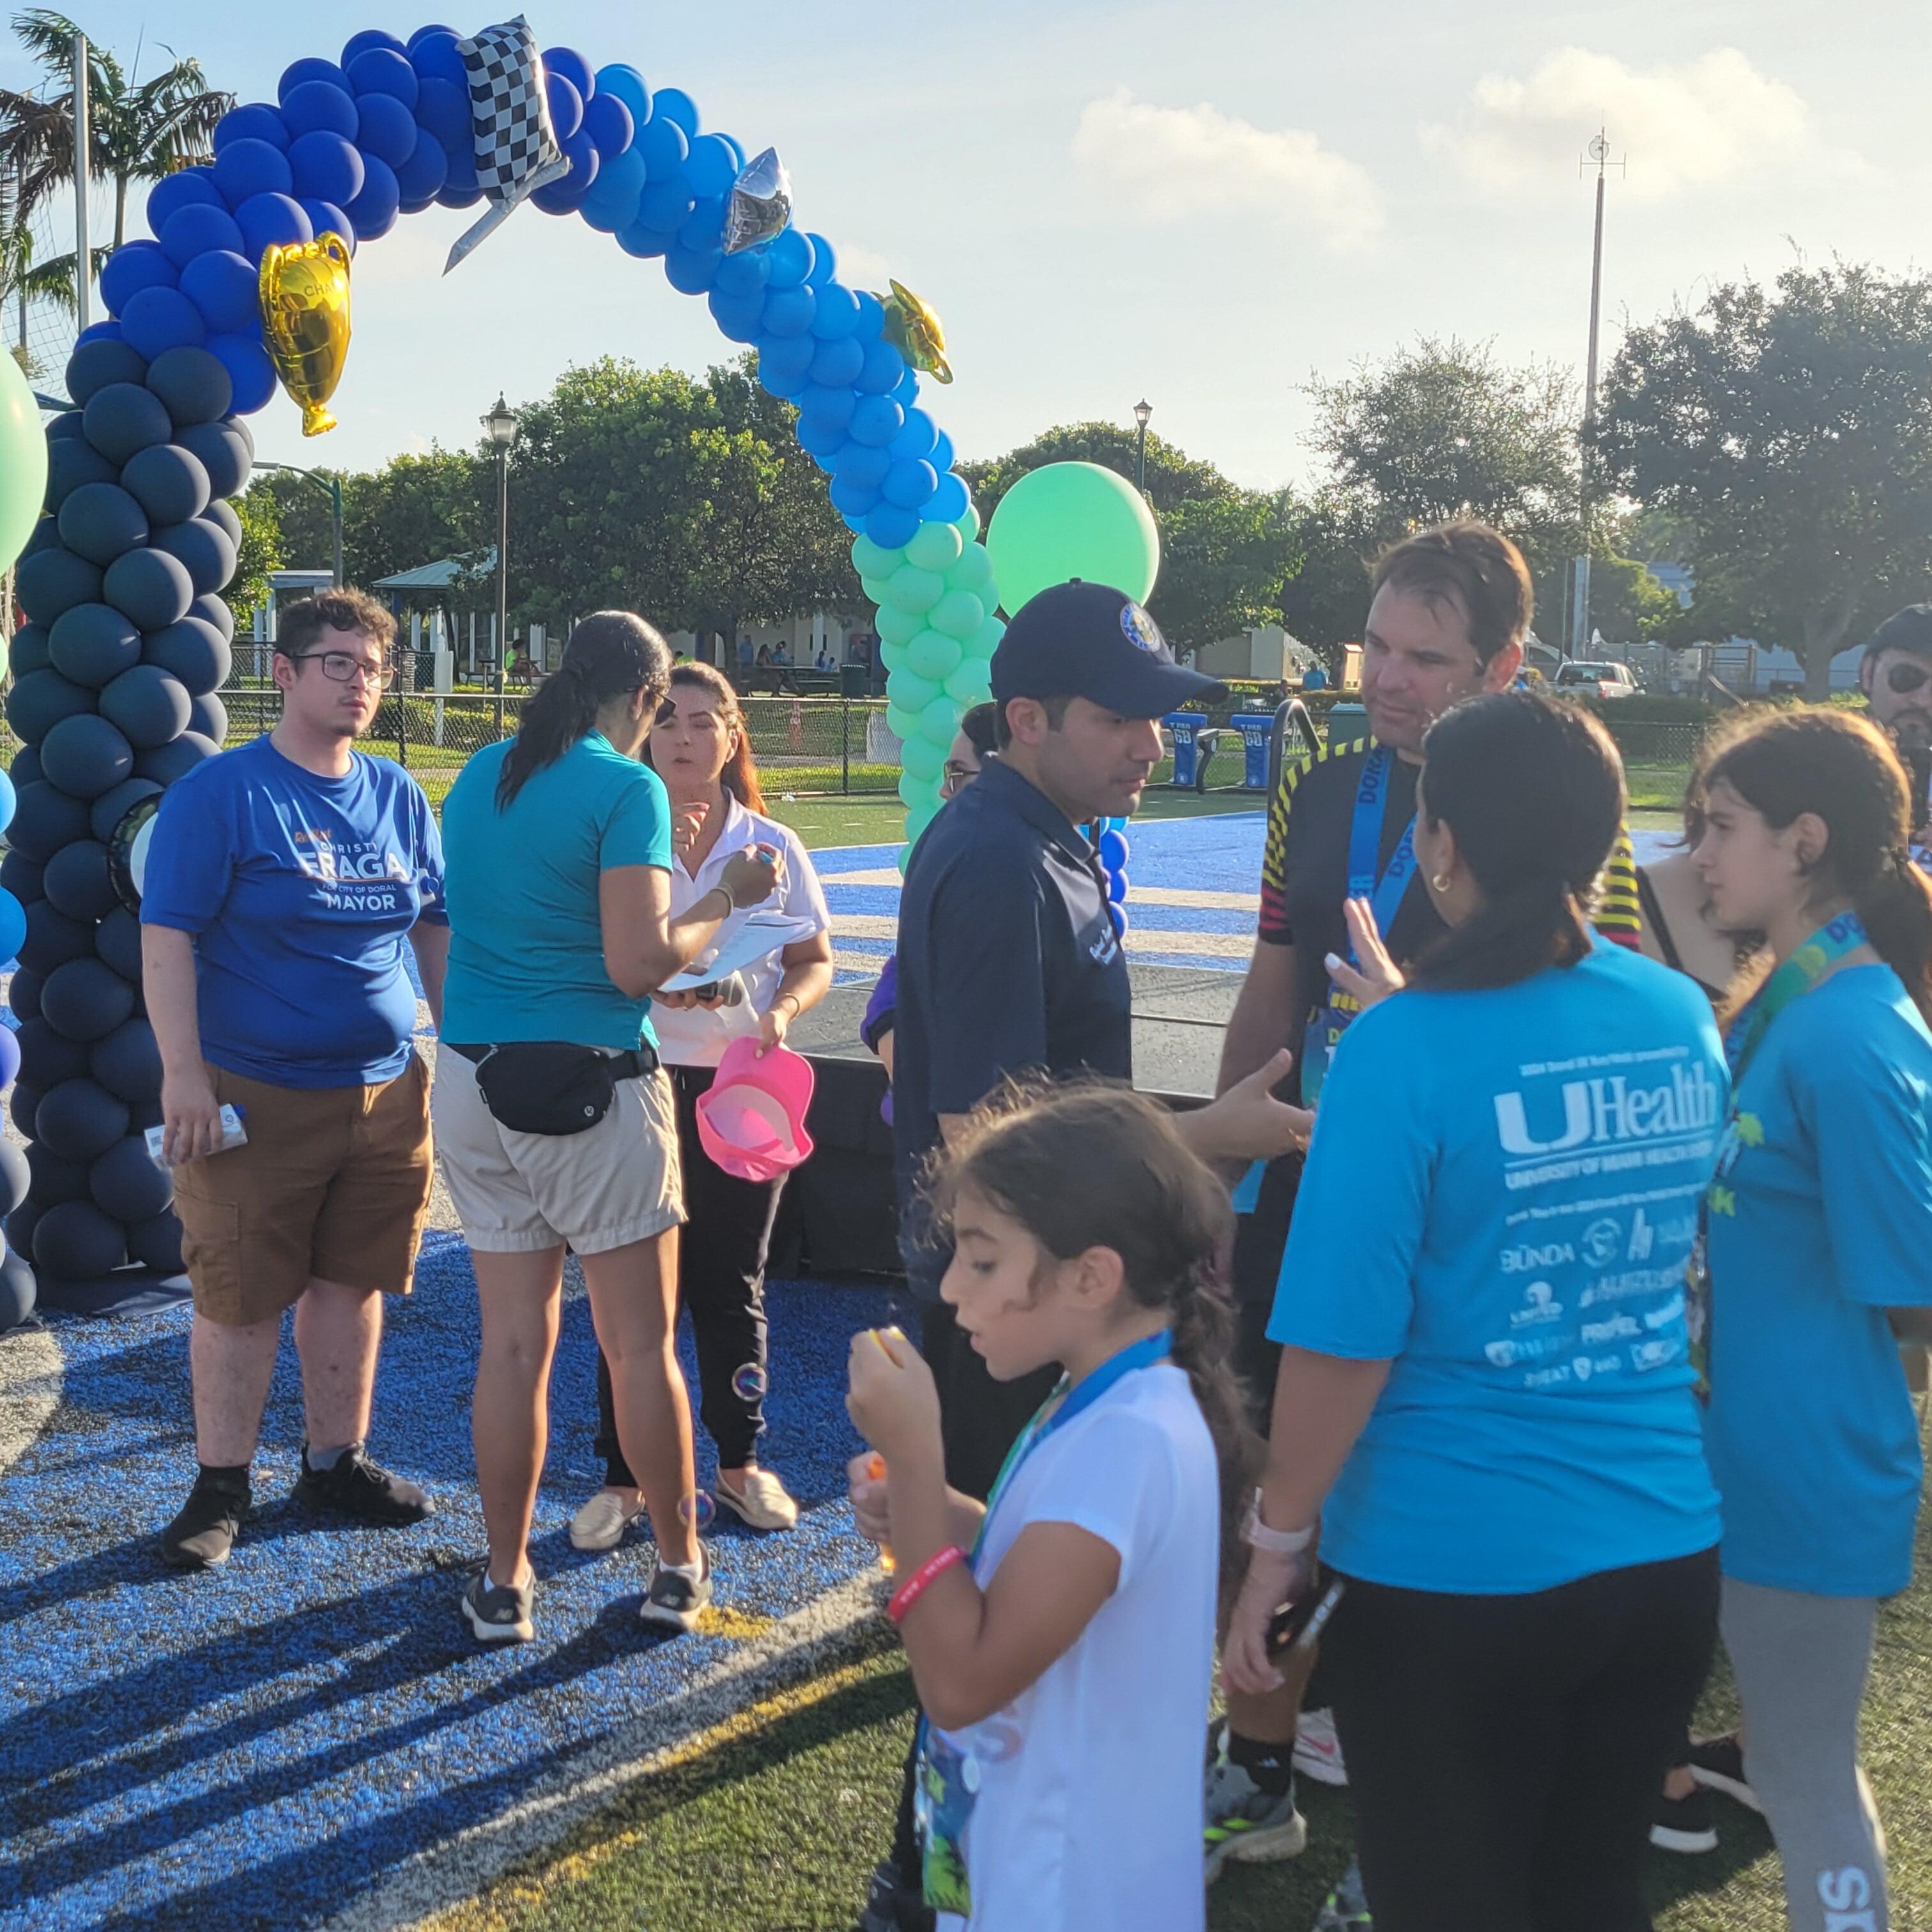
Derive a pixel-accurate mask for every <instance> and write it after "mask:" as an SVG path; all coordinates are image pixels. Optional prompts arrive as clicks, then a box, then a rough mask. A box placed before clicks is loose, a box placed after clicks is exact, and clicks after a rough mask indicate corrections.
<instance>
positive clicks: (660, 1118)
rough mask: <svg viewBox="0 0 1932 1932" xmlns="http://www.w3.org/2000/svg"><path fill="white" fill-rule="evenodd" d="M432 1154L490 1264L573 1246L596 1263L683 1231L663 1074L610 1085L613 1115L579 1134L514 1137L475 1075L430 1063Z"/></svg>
mask: <svg viewBox="0 0 1932 1932" xmlns="http://www.w3.org/2000/svg"><path fill="white" fill-rule="evenodd" d="M433 1111H434V1114H435V1116H436V1151H437V1154H438V1155H439V1156H440V1157H441V1159H442V1161H443V1178H444V1179H445V1180H446V1181H448V1182H449V1196H450V1199H451V1200H452V1201H453V1202H455V1204H456V1212H457V1214H458V1217H459V1218H460V1220H461V1221H462V1223H463V1238H464V1239H465V1240H466V1241H468V1242H469V1245H470V1247H472V1248H474V1249H477V1250H480V1251H481V1253H484V1254H486V1255H520V1254H535V1253H540V1252H541V1250H544V1249H545V1248H554V1247H560V1246H561V1245H562V1244H563V1243H564V1242H565V1241H568V1243H569V1244H570V1245H571V1247H573V1248H574V1249H575V1250H577V1253H579V1254H580V1255H601V1254H604V1253H608V1252H609V1250H611V1249H613V1248H621V1247H628V1245H629V1244H630V1243H631V1242H632V1241H646V1240H648V1239H649V1238H650V1237H651V1236H652V1235H661V1234H662V1233H663V1232H664V1230H665V1229H667V1228H674V1227H676V1226H677V1224H678V1223H679V1222H680V1221H682V1220H683V1219H684V1177H683V1175H682V1172H681V1170H680V1169H679V1166H678V1159H677V1108H676V1103H675V1101H673V1099H672V1097H671V1091H670V1081H669V1080H668V1079H666V1078H665V1076H664V1072H663V1070H662V1069H661V1068H660V1069H659V1070H658V1071H657V1072H656V1073H651V1074H647V1075H645V1076H641V1077H640V1078H639V1079H634V1080H620V1081H619V1082H618V1083H617V1092H616V1099H615V1100H613V1101H612V1103H611V1104H610V1112H608V1113H607V1114H606V1115H604V1118H603V1119H601V1121H598V1123H597V1124H596V1126H595V1127H591V1128H589V1129H588V1130H586V1131H585V1132H584V1133H580V1134H521V1133H517V1132H516V1131H515V1130H514V1129H513V1128H510V1127H504V1126H502V1125H501V1124H499V1122H498V1121H497V1119H496V1116H495V1115H493V1114H492V1113H491V1112H490V1109H488V1108H487V1107H486V1106H484V1104H483V1091H482V1089H481V1088H479V1087H478V1085H477V1084H476V1070H475V1067H472V1065H471V1064H469V1061H466V1060H465V1059H464V1058H463V1056H462V1055H460V1053H451V1052H448V1051H444V1052H440V1053H439V1054H438V1055H437V1060H436V1096H435V1100H434V1103H433Z"/></svg>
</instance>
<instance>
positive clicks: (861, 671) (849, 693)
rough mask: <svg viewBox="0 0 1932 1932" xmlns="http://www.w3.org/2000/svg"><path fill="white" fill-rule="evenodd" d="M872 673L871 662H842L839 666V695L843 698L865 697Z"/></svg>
mask: <svg viewBox="0 0 1932 1932" xmlns="http://www.w3.org/2000/svg"><path fill="white" fill-rule="evenodd" d="M871 675H872V667H871V665H870V664H841V665H840V666H839V667H838V695H839V696H840V697H864V696H865V686H866V684H867V683H868V681H869V680H870V679H871Z"/></svg>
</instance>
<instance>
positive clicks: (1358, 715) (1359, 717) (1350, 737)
mask: <svg viewBox="0 0 1932 1932" xmlns="http://www.w3.org/2000/svg"><path fill="white" fill-rule="evenodd" d="M1367 742H1369V714H1368V713H1367V711H1365V710H1364V709H1363V708H1362V706H1361V705H1360V704H1359V703H1355V702H1353V701H1351V702H1349V703H1346V704H1337V705H1332V706H1330V708H1329V712H1328V750H1329V753H1330V755H1331V757H1332V756H1333V755H1334V753H1336V752H1337V751H1358V750H1360V749H1361V747H1362V746H1363V745H1366V744H1367Z"/></svg>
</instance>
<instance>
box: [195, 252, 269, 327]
mask: <svg viewBox="0 0 1932 1932" xmlns="http://www.w3.org/2000/svg"><path fill="white" fill-rule="evenodd" d="M259 284H260V276H259V275H257V272H256V271H255V269H254V268H253V266H251V264H250V263H249V260H248V257H247V256H246V255H242V254H237V253H236V251H234V250H233V249H231V248H211V249H209V250H208V252H207V253H206V254H205V255H197V256H196V257H195V258H194V260H193V261H191V262H190V263H189V264H188V265H187V267H186V268H184V269H183V270H182V271H181V293H182V294H183V295H184V296H187V299H188V300H189V301H190V302H193V304H194V305H195V308H196V309H197V310H198V311H199V312H200V315H201V319H202V321H203V322H204V323H206V324H207V325H208V332H209V333H210V334H211V335H224V334H232V333H233V332H236V330H239V329H248V328H249V327H250V326H251V325H252V324H254V323H255V322H256V320H257V319H258V317H259V316H260V293H259Z"/></svg>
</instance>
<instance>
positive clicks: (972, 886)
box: [892, 758, 1133, 1298]
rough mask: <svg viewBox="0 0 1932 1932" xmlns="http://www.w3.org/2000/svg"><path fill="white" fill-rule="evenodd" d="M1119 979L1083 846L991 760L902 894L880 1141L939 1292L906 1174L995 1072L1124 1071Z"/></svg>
mask: <svg viewBox="0 0 1932 1932" xmlns="http://www.w3.org/2000/svg"><path fill="white" fill-rule="evenodd" d="M1129 1001H1130V989H1129V986H1128V982H1127V957H1126V955H1125V954H1124V953H1123V952H1122V951H1121V941H1120V935H1119V934H1118V932H1117V931H1116V929H1115V924H1114V919H1113V916H1112V912H1111V910H1109V906H1108V904H1107V892H1106V881H1105V876H1104V874H1103V873H1102V871H1101V870H1100V865H1099V862H1098V861H1097V859H1096V858H1095V856H1094V849H1093V847H1091V845H1089V844H1088V842H1087V841H1086V839H1085V838H1084V837H1082V835H1081V834H1080V833H1079V832H1078V831H1076V829H1074V827H1073V826H1072V825H1071V824H1070V823H1068V822H1067V818H1066V817H1065V816H1064V814H1062V812H1061V810H1060V808H1059V807H1058V806H1057V805H1055V804H1054V803H1053V802H1052V801H1051V800H1050V799H1048V798H1047V797H1046V795H1045V794H1044V793H1042V792H1041V791H1040V790H1038V789H1037V787H1034V786H1033V785H1031V784H1028V781H1026V780H1025V778H1022V777H1021V776H1020V775H1019V772H1016V771H1015V770H1014V769H1013V768H1012V766H1010V765H1007V764H1004V763H1001V760H998V759H997V758H995V759H992V760H989V761H988V763H987V765H986V769H985V770H984V771H983V772H982V773H981V774H980V777H979V778H978V779H977V781H975V782H974V784H972V785H971V786H970V787H968V789H967V790H965V791H964V792H962V793H961V794H960V795H959V797H957V798H956V799H954V800H953V802H951V803H950V805H947V807H946V808H945V809H944V811H941V813H940V814H939V816H938V817H937V818H935V820H933V821H932V824H931V826H929V827H928V828H927V829H926V834H925V835H924V836H923V837H922V838H921V839H920V840H919V844H917V846H916V847H914V849H913V855H912V860H911V863H910V865H909V866H908V867H907V871H906V880H905V889H904V893H903V894H902V895H901V898H900V901H899V942H898V1015H897V1018H896V1020H895V1028H894V1033H893V1040H894V1042H895V1046H894V1058H893V1062H892V1141H893V1154H894V1160H895V1169H896V1172H897V1175H898V1196H899V1246H900V1251H901V1254H902V1255H903V1256H904V1259H905V1262H906V1273H907V1279H908V1280H909V1282H910V1285H911V1286H912V1288H913V1291H914V1292H916V1293H917V1294H919V1295H923V1296H926V1297H927V1298H937V1296H938V1292H939V1282H940V1277H941V1276H942V1275H943V1274H944V1273H945V1271H946V1267H947V1262H948V1261H949V1260H950V1259H951V1257H950V1254H949V1253H948V1252H947V1250H945V1249H944V1247H940V1246H938V1245H937V1244H935V1242H934V1241H932V1238H931V1237H930V1235H929V1231H928V1229H927V1227H926V1217H925V1214H924V1212H923V1210H922V1206H921V1204H920V1203H919V1201H918V1199H917V1198H916V1189H915V1187H914V1186H913V1181H914V1177H915V1176H916V1175H917V1173H918V1172H919V1166H920V1164H921V1163H922V1161H923V1160H925V1157H926V1155H927V1154H928V1153H929V1151H931V1149H932V1147H933V1145H935V1143H936V1142H938V1139H939V1116H940V1115H941V1114H965V1113H970V1112H971V1111H972V1109H974V1107H975V1106H977V1105H978V1103H980V1101H982V1100H984V1099H985V1098H986V1096H987V1095H988V1094H989V1093H991V1092H992V1091H993V1089H994V1088H995V1087H997V1086H998V1085H999V1082H1000V1080H1001V1076H1003V1075H1004V1074H1007V1073H1021V1072H1022V1071H1025V1070H1027V1069H1029V1068H1034V1069H1039V1068H1044V1069H1045V1070H1047V1071H1048V1072H1049V1073H1074V1072H1076V1071H1078V1070H1081V1069H1083V1068H1085V1069H1087V1070H1091V1071H1092V1072H1094V1073H1100V1074H1105V1075H1107V1076H1109V1077H1111V1078H1112V1079H1118V1080H1126V1079H1131V1078H1132V1077H1133V1044H1132V1033H1131V1029H1130V1025H1129V1019H1128V1007H1129Z"/></svg>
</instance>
